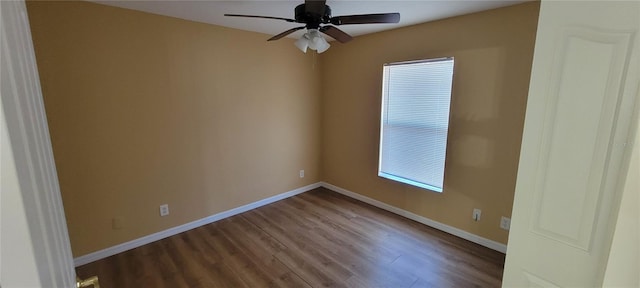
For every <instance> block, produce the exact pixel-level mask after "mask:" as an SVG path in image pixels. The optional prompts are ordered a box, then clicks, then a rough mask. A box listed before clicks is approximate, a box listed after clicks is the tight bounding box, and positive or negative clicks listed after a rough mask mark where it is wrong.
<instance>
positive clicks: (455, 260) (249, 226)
mask: <svg viewBox="0 0 640 288" xmlns="http://www.w3.org/2000/svg"><path fill="white" fill-rule="evenodd" d="M503 267H504V254H501V253H499V252H495V251H493V250H490V249H488V248H485V247H482V246H479V245H476V244H474V243H471V242H469V241H466V240H463V239H460V238H458V237H455V236H452V235H450V234H447V233H444V232H441V231H438V230H435V229H433V228H430V227H427V226H425V225H422V224H420V223H417V222H414V221H412V220H408V219H406V218H403V217H400V216H397V215H395V214H392V213H389V212H387V211H384V210H381V209H378V208H376V207H373V206H370V205H368V204H365V203H362V202H360V201H357V200H353V199H351V198H348V197H346V196H343V195H341V194H338V193H335V192H333V191H330V190H327V189H324V188H318V189H315V190H313V191H310V192H307V193H303V194H300V195H297V196H295V197H291V198H288V199H285V200H282V201H279V202H276V203H273V204H270V205H266V206H263V207H260V208H257V209H254V210H251V211H248V212H245V213H242V214H240V215H236V216H233V217H230V218H227V219H224V220H220V221H218V222H215V223H212V224H209V225H205V226H202V227H199V228H196V229H193V230H190V231H187V232H184V233H181V234H178V235H175V236H172V237H169V238H166V239H163V240H160V241H156V242H153V243H150V244H148V245H145V246H142V247H139V248H136V249H133V250H130V251H126V252H124V253H121V254H118V255H115V256H112V257H109V258H105V259H102V260H99V261H96V262H93V263H89V264H87V265H84V266H80V267H78V268H77V272H78V275H79V276H80V277H81V278H83V277H89V276H91V275H98V276H99V278H100V284H101V286H102V287H103V288H127V287H154V288H156V287H158V288H160V287H167V288H168V287H171V288H174V287H189V288H192V287H325V286H327V287H499V286H500V285H501V279H502V270H503Z"/></svg>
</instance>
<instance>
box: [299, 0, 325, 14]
mask: <svg viewBox="0 0 640 288" xmlns="http://www.w3.org/2000/svg"><path fill="white" fill-rule="evenodd" d="M326 3H327V1H326V0H305V1H304V9H305V12H307V14H309V13H310V14H314V15H320V16H323V15H324V11H325V5H326Z"/></svg>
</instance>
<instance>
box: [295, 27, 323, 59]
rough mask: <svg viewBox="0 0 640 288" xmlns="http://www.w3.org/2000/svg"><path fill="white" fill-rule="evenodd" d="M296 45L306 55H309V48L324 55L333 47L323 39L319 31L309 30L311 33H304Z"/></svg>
mask: <svg viewBox="0 0 640 288" xmlns="http://www.w3.org/2000/svg"><path fill="white" fill-rule="evenodd" d="M294 44H295V45H296V47H298V49H300V50H301V51H302V52H304V53H307V48H309V49H311V50H316V51H318V53H322V52H324V51H327V49H329V47H331V45H330V44H329V43H328V42H327V40H326V39H324V37H322V35H321V34H320V31H318V29H309V31H308V32H307V33H304V35H302V37H300V39H298V41H296V42H295V43H294Z"/></svg>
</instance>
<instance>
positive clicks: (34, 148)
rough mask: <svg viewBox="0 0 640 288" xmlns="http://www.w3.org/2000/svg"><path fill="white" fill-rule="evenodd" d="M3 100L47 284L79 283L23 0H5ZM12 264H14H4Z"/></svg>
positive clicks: (38, 260) (34, 243) (35, 246)
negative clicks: (76, 281)
mask: <svg viewBox="0 0 640 288" xmlns="http://www.w3.org/2000/svg"><path fill="white" fill-rule="evenodd" d="M0 5H1V6H0V12H1V15H2V17H1V24H2V25H1V27H2V28H1V29H2V30H1V42H0V45H1V47H0V50H1V54H0V61H1V63H2V65H1V66H2V68H1V69H2V71H1V73H0V76H1V82H0V88H1V93H2V94H1V100H2V107H3V108H4V115H5V117H6V123H7V131H8V135H9V140H10V143H11V148H12V152H13V157H14V160H15V166H16V167H15V169H16V172H17V178H18V183H19V190H20V191H19V194H20V195H21V197H22V200H23V201H22V202H23V203H24V211H25V212H26V219H27V223H28V226H29V233H30V239H25V241H29V242H30V244H31V245H32V248H33V251H34V252H35V258H36V259H35V260H36V266H37V274H36V275H34V277H36V276H37V277H39V278H40V283H41V284H42V285H43V287H75V271H74V267H73V259H72V256H71V245H70V243H69V235H68V232H67V224H66V220H65V216H64V209H63V206H62V200H61V196H60V187H59V185H58V176H57V172H56V167H55V163H54V160H53V152H52V148H51V142H50V138H49V128H48V126H47V118H46V114H45V111H44V103H43V99H42V92H41V89H40V79H39V77H38V70H37V66H36V61H35V53H34V49H33V43H32V38H31V30H30V27H29V21H28V15H27V9H26V6H25V3H24V1H0ZM3 264H4V265H11V263H3Z"/></svg>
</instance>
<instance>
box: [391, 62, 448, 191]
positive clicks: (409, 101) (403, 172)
mask: <svg viewBox="0 0 640 288" xmlns="http://www.w3.org/2000/svg"><path fill="white" fill-rule="evenodd" d="M383 76H384V78H383V84H382V117H381V131H380V162H379V167H378V176H381V177H384V178H388V179H391V180H395V181H399V182H403V183H406V184H410V185H414V186H418V187H422V188H425V189H429V190H432V191H436V192H442V188H443V186H444V185H443V183H444V161H445V156H446V151H447V132H448V130H449V105H450V102H451V85H452V83H453V58H441V59H431V60H424V61H412V62H401V63H392V64H385V65H384V75H383Z"/></svg>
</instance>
